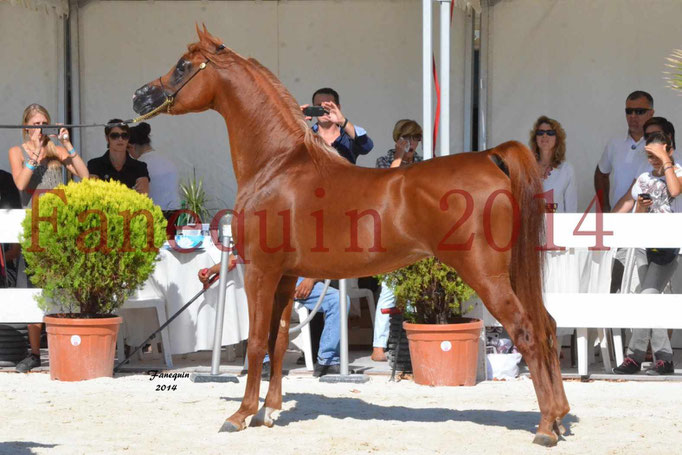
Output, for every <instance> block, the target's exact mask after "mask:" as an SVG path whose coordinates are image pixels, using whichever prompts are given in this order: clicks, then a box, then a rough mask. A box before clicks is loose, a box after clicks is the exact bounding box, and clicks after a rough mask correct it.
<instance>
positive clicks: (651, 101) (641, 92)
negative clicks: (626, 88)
mask: <svg viewBox="0 0 682 455" xmlns="http://www.w3.org/2000/svg"><path fill="white" fill-rule="evenodd" d="M640 98H646V100H647V101H648V102H649V107H650V108H653V107H654V98H653V97H652V96H651V95H649V94H648V93H647V92H645V91H644V90H635V91H634V92H632V93H630V94H629V95H628V97H627V99H626V100H627V101H634V100H638V99H640Z"/></svg>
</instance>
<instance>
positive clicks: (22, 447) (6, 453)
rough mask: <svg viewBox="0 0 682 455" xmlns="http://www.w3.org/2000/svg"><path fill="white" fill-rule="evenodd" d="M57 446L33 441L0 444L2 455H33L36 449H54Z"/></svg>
mask: <svg viewBox="0 0 682 455" xmlns="http://www.w3.org/2000/svg"><path fill="white" fill-rule="evenodd" d="M56 446H57V444H41V443H39V442H33V441H7V442H0V455H33V454H34V453H35V452H34V451H33V449H34V448H48V449H52V448H54V447H56Z"/></svg>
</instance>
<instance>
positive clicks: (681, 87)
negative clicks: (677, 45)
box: [665, 49, 682, 91]
mask: <svg viewBox="0 0 682 455" xmlns="http://www.w3.org/2000/svg"><path fill="white" fill-rule="evenodd" d="M666 60H668V63H667V64H666V66H667V67H668V68H672V69H673V71H666V72H665V74H666V77H665V79H666V80H667V81H668V84H669V87H670V88H672V89H673V90H677V91H682V50H680V49H675V50H674V51H673V52H672V54H670V56H669V57H668V58H667V59H666Z"/></svg>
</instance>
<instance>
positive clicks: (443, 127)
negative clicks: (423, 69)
mask: <svg viewBox="0 0 682 455" xmlns="http://www.w3.org/2000/svg"><path fill="white" fill-rule="evenodd" d="M450 3H451V0H440V112H441V116H440V118H441V122H440V156H447V155H449V154H450Z"/></svg>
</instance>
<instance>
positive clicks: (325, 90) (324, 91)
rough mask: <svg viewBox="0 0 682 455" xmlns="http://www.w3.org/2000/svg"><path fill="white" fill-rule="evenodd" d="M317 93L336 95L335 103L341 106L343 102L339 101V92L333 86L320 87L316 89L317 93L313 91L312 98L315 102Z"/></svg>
mask: <svg viewBox="0 0 682 455" xmlns="http://www.w3.org/2000/svg"><path fill="white" fill-rule="evenodd" d="M317 95H331V96H333V97H334V103H335V104H336V105H337V106H339V105H340V104H341V103H340V102H339V94H338V93H337V92H336V90H334V89H333V88H329V87H324V88H320V89H317V90H315V93H313V98H312V101H313V102H315V97H316V96H317Z"/></svg>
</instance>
